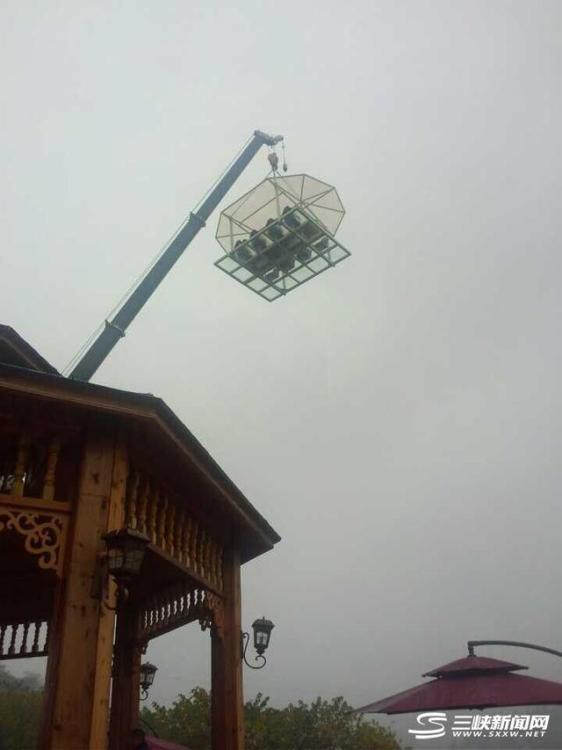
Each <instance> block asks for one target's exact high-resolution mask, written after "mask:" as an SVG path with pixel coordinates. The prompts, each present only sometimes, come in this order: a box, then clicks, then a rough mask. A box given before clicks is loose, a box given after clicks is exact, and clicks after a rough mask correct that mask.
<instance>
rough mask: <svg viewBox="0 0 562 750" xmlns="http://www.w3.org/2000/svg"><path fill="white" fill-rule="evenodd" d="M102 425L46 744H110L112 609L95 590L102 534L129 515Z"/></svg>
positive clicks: (48, 704)
mask: <svg viewBox="0 0 562 750" xmlns="http://www.w3.org/2000/svg"><path fill="white" fill-rule="evenodd" d="M115 445H116V442H115V438H114V436H112V433H111V429H108V428H107V426H105V425H103V424H100V423H97V424H96V425H93V426H92V427H91V428H90V430H89V434H88V438H87V441H86V445H85V449H84V455H83V461H82V470H81V477H80V487H79V492H78V497H77V498H75V499H74V508H73V515H72V528H71V533H70V535H69V544H68V556H67V559H66V562H65V567H64V574H63V581H62V584H61V586H60V590H59V592H58V593H57V603H56V614H55V620H54V622H53V623H52V628H51V638H50V643H49V661H48V666H47V678H46V691H47V695H46V700H45V714H44V719H43V727H42V732H41V745H40V746H41V748H43V750H78V749H80V750H86V749H87V748H88V749H90V750H94V748H95V750H105V748H107V734H108V724H109V691H110V685H111V661H112V650H113V630H114V619H115V615H114V612H112V611H111V610H109V609H107V608H106V607H104V606H103V605H102V604H101V601H100V599H99V598H98V597H96V596H95V595H93V594H94V593H95V589H96V581H97V580H98V571H99V555H100V552H102V550H103V542H102V540H101V537H102V535H103V534H104V533H105V532H106V531H107V530H108V529H111V528H116V527H119V526H120V525H121V523H122V514H123V490H124V483H125V477H126V457H125V455H124V452H123V449H122V448H121V447H120V446H118V447H117V449H116V447H115Z"/></svg>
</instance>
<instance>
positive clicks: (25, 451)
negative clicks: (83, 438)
mask: <svg viewBox="0 0 562 750" xmlns="http://www.w3.org/2000/svg"><path fill="white" fill-rule="evenodd" d="M61 446H62V441H61V438H60V436H58V435H34V434H33V433H28V432H25V431H21V432H2V433H0V494H4V495H11V496H16V497H32V498H41V499H43V500H53V501H54V500H57V499H63V500H64V501H66V500H68V498H67V497H65V498H57V497H56V492H55V487H56V485H55V482H56V478H57V469H58V467H59V457H60V452H61Z"/></svg>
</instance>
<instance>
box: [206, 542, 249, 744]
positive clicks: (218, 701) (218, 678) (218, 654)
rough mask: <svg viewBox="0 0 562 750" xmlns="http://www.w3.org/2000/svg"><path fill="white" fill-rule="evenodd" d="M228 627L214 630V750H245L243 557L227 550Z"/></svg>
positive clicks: (212, 668) (212, 655)
mask: <svg viewBox="0 0 562 750" xmlns="http://www.w3.org/2000/svg"><path fill="white" fill-rule="evenodd" d="M223 578H224V624H223V627H222V628H221V629H218V628H216V627H214V628H213V629H212V631H211V730H212V748H213V750H244V697H243V690H242V648H241V634H242V614H241V596H240V554H239V552H238V551H237V550H233V549H229V550H225V556H224V572H223Z"/></svg>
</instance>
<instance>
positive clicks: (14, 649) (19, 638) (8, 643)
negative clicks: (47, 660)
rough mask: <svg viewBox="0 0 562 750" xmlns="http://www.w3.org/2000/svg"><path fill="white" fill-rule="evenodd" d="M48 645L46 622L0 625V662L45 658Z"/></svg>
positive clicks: (47, 625) (47, 626)
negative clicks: (36, 657) (34, 657)
mask: <svg viewBox="0 0 562 750" xmlns="http://www.w3.org/2000/svg"><path fill="white" fill-rule="evenodd" d="M48 645H49V624H48V622H45V621H43V620H39V621H26V622H16V623H0V660H2V659H26V658H29V657H32V656H46V655H47V651H48Z"/></svg>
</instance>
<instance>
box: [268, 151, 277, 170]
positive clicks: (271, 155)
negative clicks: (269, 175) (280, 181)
mask: <svg viewBox="0 0 562 750" xmlns="http://www.w3.org/2000/svg"><path fill="white" fill-rule="evenodd" d="M267 158H268V160H269V163H270V164H271V169H272V170H273V172H277V171H278V169H279V157H278V156H277V154H276V153H275V151H270V153H269V154H268V155H267Z"/></svg>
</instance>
